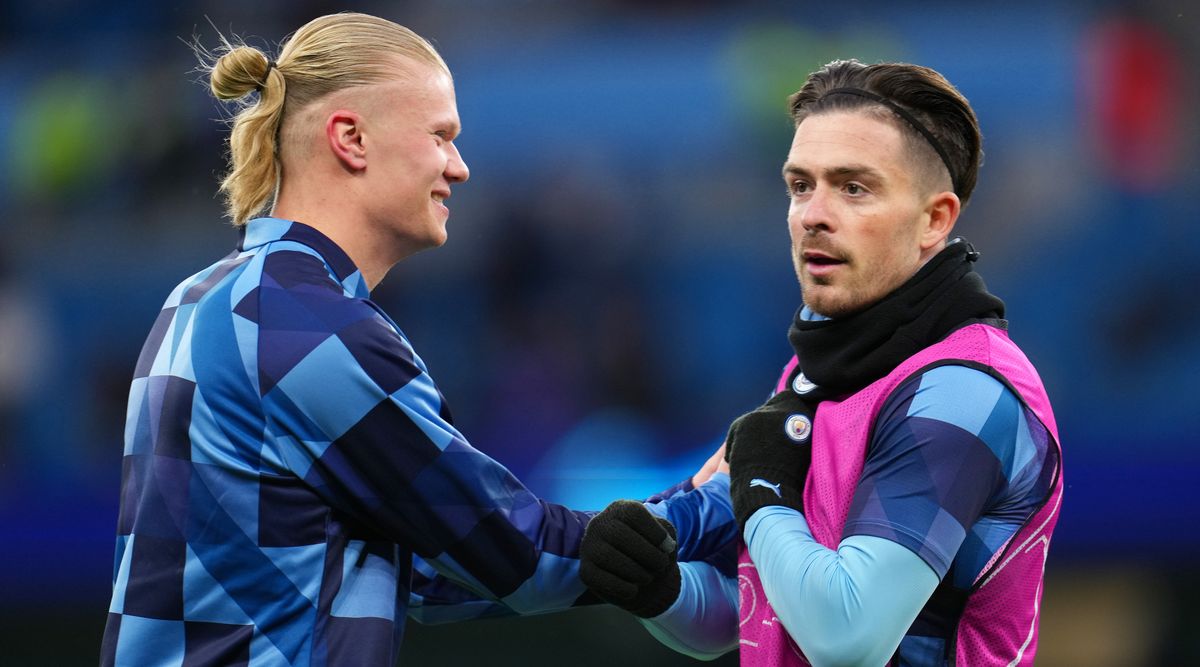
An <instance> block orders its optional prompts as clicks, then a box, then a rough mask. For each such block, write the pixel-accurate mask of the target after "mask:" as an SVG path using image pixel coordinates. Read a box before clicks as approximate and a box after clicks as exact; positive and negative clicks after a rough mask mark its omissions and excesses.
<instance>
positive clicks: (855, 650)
mask: <svg viewBox="0 0 1200 667" xmlns="http://www.w3.org/2000/svg"><path fill="white" fill-rule="evenodd" d="M745 539H746V544H747V547H748V549H749V552H750V558H751V559H752V560H753V561H754V564H755V566H756V567H757V569H758V574H759V577H760V578H761V580H762V583H763V589H764V590H765V591H766V593H767V599H768V600H770V602H771V606H772V608H773V609H774V610H775V614H776V616H778V617H779V620H780V621H781V622H782V623H783V626H784V627H785V628H786V629H787V631H788V634H790V635H791V636H792V638H793V639H795V640H796V643H797V644H799V646H800V648H801V650H803V651H804V654H805V656H806V657H808V659H809V660H810V661H811V662H812V663H813V665H817V666H818V667H820V666H823V665H849V664H854V665H858V664H865V665H877V664H883V663H884V662H885V661H886V660H887V659H888V658H889V657H890V656H891V655H892V654H893V653H894V652H895V650H896V647H897V646H899V644H900V640H901V639H902V638H903V636H904V633H905V631H906V630H907V629H908V628H909V626H911V625H912V622H913V620H914V619H915V618H916V615H917V613H918V612H919V611H920V610H921V608H922V606H924V604H925V602H926V601H927V600H928V599H929V596H930V595H931V594H932V593H933V590H934V589H935V588H936V587H937V584H938V577H937V575H936V573H935V572H934V571H933V569H932V568H930V567H929V565H927V564H926V563H925V562H924V561H923V560H921V558H920V557H918V556H917V555H916V554H914V553H913V552H912V551H909V550H908V549H906V548H905V547H902V546H900V545H898V544H896V543H894V542H890V541H888V540H885V539H882V538H878V537H870V536H852V537H849V538H846V539H845V540H843V541H842V543H841V544H840V545H839V546H838V549H837V550H836V551H833V550H830V549H827V548H825V547H824V546H822V545H821V544H819V543H817V542H816V540H814V539H813V537H812V533H811V532H810V531H809V528H808V522H807V521H806V520H805V519H804V517H803V515H801V514H800V513H799V512H796V511H795V510H791V509H788V508H784V507H767V508H763V509H761V510H759V511H758V512H756V513H755V514H754V515H753V516H752V517H751V518H750V520H749V521H748V522H747V524H746V532H745Z"/></svg>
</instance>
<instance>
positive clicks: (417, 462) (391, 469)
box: [260, 253, 591, 612]
mask: <svg viewBox="0 0 1200 667" xmlns="http://www.w3.org/2000/svg"><path fill="white" fill-rule="evenodd" d="M275 254H278V253H273V254H272V257H273V256H274V255H275ZM295 259H296V258H295V257H294V256H293V257H292V258H291V260H295ZM267 261H268V262H270V261H271V257H268V260H267ZM313 261H314V262H317V261H319V260H315V258H314V260H313ZM296 264H297V262H295V261H292V262H291V263H290V264H289V265H288V269H289V270H290V271H292V273H296V272H298V271H303V270H305V269H304V267H303V266H301V267H300V268H299V269H297V268H293V267H294V266H295V265H296ZM312 271H313V272H314V273H315V272H323V271H324V267H323V266H321V265H319V264H316V265H314V266H313V267H312ZM301 277H302V278H303V277H304V276H301ZM315 282H316V281H315V280H313V281H312V282H311V283H310V284H313V283H315ZM264 289H266V287H265V286H264ZM323 289H324V285H320V286H318V285H316V284H313V287H312V289H310V290H308V291H306V292H304V293H303V298H302V299H301V298H300V297H298V296H296V295H297V293H298V290H296V289H292V290H288V291H287V292H286V294H284V295H281V296H279V297H277V296H276V295H275V294H264V295H263V296H262V297H260V301H261V302H262V303H263V304H267V303H274V302H280V303H286V304H287V305H288V308H287V309H283V308H279V309H278V310H277V311H276V312H272V313H271V315H272V317H273V318H274V319H272V320H271V322H270V324H271V326H272V327H273V328H274V329H275V330H284V331H297V332H313V333H312V334H311V336H310V337H316V336H318V335H320V336H323V339H319V340H320V342H319V343H317V344H315V345H311V344H307V343H306V346H299V345H297V347H298V348H299V349H300V350H301V351H303V355H302V356H299V358H298V359H295V360H290V359H289V360H287V363H286V364H282V363H279V362H278V361H276V362H270V361H269V360H266V359H261V358H260V368H262V367H264V366H269V367H283V368H284V369H285V370H286V372H284V373H283V374H282V376H281V377H278V378H269V379H270V380H271V381H272V383H271V385H270V386H267V385H265V384H264V390H265V391H264V393H263V397H262V402H263V407H264V412H265V413H266V415H267V416H268V423H267V426H266V430H267V433H268V443H267V449H266V450H265V451H264V458H265V459H268V460H270V461H272V462H274V463H275V464H276V465H278V466H280V467H283V468H287V469H290V470H291V471H292V472H293V473H294V474H296V475H297V476H298V477H300V478H301V479H302V480H304V482H305V483H306V484H307V485H308V486H309V488H311V489H313V490H314V492H315V493H316V494H318V495H319V496H320V498H321V499H322V500H323V501H324V502H325V503H327V504H328V505H329V506H330V507H332V508H334V509H335V510H336V511H337V512H339V513H341V514H343V515H344V516H345V517H346V518H347V519H348V522H347V523H349V524H350V525H351V526H354V528H353V530H359V531H361V532H362V533H363V534H364V535H366V536H368V537H374V539H386V540H389V541H394V542H396V543H398V544H400V545H402V547H403V548H406V549H409V550H411V551H412V552H414V553H416V554H418V555H420V556H421V557H422V558H424V559H425V560H426V561H427V562H429V564H430V565H432V566H433V567H434V568H436V569H437V570H438V571H439V572H440V573H442V574H443V575H445V576H447V577H449V578H450V579H453V580H454V581H456V582H458V583H460V584H462V585H463V586H465V587H466V588H468V589H470V590H472V591H473V592H475V593H476V594H478V595H480V596H482V597H483V598H487V599H494V600H498V601H501V602H503V603H504V604H506V605H507V606H509V607H511V608H513V609H515V610H517V611H520V612H536V611H545V610H551V609H562V608H566V607H569V606H571V604H572V603H573V602H574V601H575V599H576V598H577V597H579V595H581V594H582V593H583V592H584V586H583V584H582V582H580V581H579V578H578V569H579V562H578V546H579V541H580V539H581V538H582V535H583V530H584V527H585V526H586V524H587V522H588V520H589V519H590V517H591V514H588V513H583V512H575V511H572V510H569V509H567V508H565V507H562V506H559V505H555V504H552V503H547V502H544V501H542V500H540V499H539V498H537V497H536V496H535V495H533V494H532V493H531V492H530V491H529V490H528V489H526V488H525V486H524V485H522V484H521V482H520V481H519V480H517V479H516V478H515V477H514V476H513V475H512V474H511V473H510V472H509V471H508V470H507V469H506V468H504V466H502V465H500V464H499V463H497V462H496V461H494V460H492V459H491V458H489V457H487V456H486V455H484V454H483V453H481V452H479V451H478V450H476V449H474V448H473V447H471V445H470V444H469V443H468V442H467V440H466V439H465V438H464V437H463V436H462V434H460V433H459V432H458V431H457V429H455V428H454V426H453V425H452V423H451V418H450V414H449V411H448V409H447V407H446V405H445V401H444V399H443V397H442V395H441V393H440V392H439V391H438V389H437V387H436V385H435V384H434V382H433V380H432V378H431V377H430V376H429V374H428V372H427V371H426V369H425V367H424V364H423V362H421V360H420V359H419V358H418V357H417V355H416V354H415V353H414V352H413V350H412V348H411V347H410V346H409V345H408V342H407V341H406V340H405V339H404V338H403V337H402V336H401V335H400V334H399V332H398V331H396V330H395V329H394V328H393V327H392V326H391V325H390V324H389V323H388V322H387V321H386V320H385V319H384V318H383V317H382V316H380V314H379V313H378V312H377V311H376V310H375V309H374V308H373V307H372V305H371V304H370V303H369V302H365V301H355V300H350V299H346V298H344V297H343V295H342V294H341V293H340V289H339V288H337V287H336V286H332V285H331V286H330V287H329V289H328V292H325V291H323ZM271 299H275V301H269V300H271ZM285 299H287V301H285ZM263 307H264V308H265V307H266V306H265V305H264V306H263ZM315 325H324V326H329V327H330V328H332V329H333V332H328V333H326V332H320V331H317V332H314V328H316V326H315ZM304 340H305V341H307V340H308V339H307V338H306V339H304ZM260 350H261V354H260V357H261V356H264V355H266V354H268V353H270V354H289V355H295V354H296V351H295V350H293V349H286V350H283V349H280V350H278V351H277V350H275V349H268V348H260Z"/></svg>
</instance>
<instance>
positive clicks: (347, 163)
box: [325, 109, 367, 171]
mask: <svg viewBox="0 0 1200 667" xmlns="http://www.w3.org/2000/svg"><path fill="white" fill-rule="evenodd" d="M325 141H326V143H327V144H328V145H329V150H330V151H331V152H332V153H333V155H334V157H336V158H337V160H338V162H339V163H341V165H342V166H343V167H344V168H346V169H347V170H348V171H362V170H363V169H366V168H367V150H366V145H365V144H364V142H363V118H362V116H360V115H358V114H357V113H354V112H353V111H347V110H345V109H338V110H337V111H334V112H332V113H330V114H329V116H328V117H327V118H326V119H325Z"/></svg>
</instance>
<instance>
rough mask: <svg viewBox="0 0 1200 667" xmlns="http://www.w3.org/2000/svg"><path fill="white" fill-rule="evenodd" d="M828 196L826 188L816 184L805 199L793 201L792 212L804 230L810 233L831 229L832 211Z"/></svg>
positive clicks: (829, 194)
mask: <svg viewBox="0 0 1200 667" xmlns="http://www.w3.org/2000/svg"><path fill="white" fill-rule="evenodd" d="M830 196H831V193H830V192H829V189H828V188H826V187H823V186H821V185H818V186H817V187H816V188H814V189H813V192H812V194H810V195H809V196H808V198H807V199H805V200H804V201H801V202H794V203H793V207H794V208H795V209H796V210H794V211H793V213H794V214H795V215H796V216H797V219H798V221H799V223H800V226H801V227H802V228H803V229H804V231H806V232H808V233H809V234H812V233H815V232H818V231H824V232H828V231H831V230H832V228H833V211H832V208H831V204H832V202H831V201H830Z"/></svg>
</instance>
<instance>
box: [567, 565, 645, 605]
mask: <svg viewBox="0 0 1200 667" xmlns="http://www.w3.org/2000/svg"><path fill="white" fill-rule="evenodd" d="M579 579H580V580H582V581H583V583H584V585H585V586H587V587H588V588H589V589H591V591H592V592H594V593H595V594H596V595H599V596H600V597H601V598H603V599H605V600H616V601H621V602H627V601H629V600H632V599H633V598H634V597H636V596H637V593H638V587H637V586H635V585H633V584H631V583H629V582H628V581H625V580H623V579H621V578H620V577H618V576H616V575H614V574H612V573H611V572H607V571H605V570H604V568H601V567H599V566H598V565H596V564H595V563H592V562H591V561H586V560H585V561H583V562H582V563H580V564H579Z"/></svg>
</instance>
